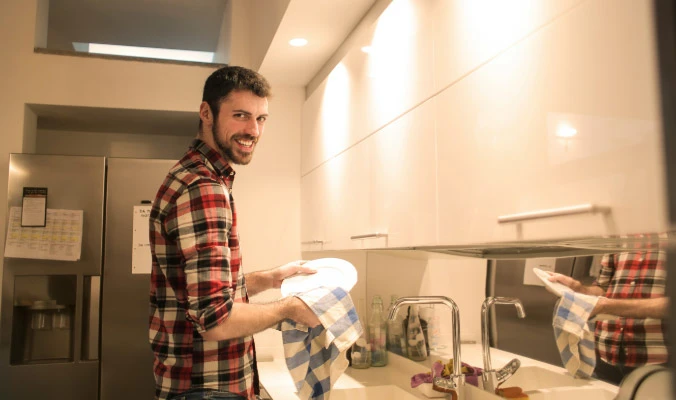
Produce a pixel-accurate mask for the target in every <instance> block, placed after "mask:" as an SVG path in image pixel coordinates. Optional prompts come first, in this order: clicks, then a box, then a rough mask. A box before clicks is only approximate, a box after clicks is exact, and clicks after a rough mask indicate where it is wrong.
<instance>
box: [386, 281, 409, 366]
mask: <svg viewBox="0 0 676 400" xmlns="http://www.w3.org/2000/svg"><path fill="white" fill-rule="evenodd" d="M398 298H399V297H398V296H397V295H395V294H393V295H392V296H391V297H390V306H389V307H388V309H387V315H389V314H390V312H392V309H393V308H394V302H395V301H397V299H398ZM405 318H406V317H405V316H404V312H403V310H399V312H398V313H397V315H395V316H394V319H393V320H388V321H387V350H389V351H391V352H392V353H395V354H399V355H400V356H403V355H405V354H404V353H405V352H406V335H404V319H405Z"/></svg>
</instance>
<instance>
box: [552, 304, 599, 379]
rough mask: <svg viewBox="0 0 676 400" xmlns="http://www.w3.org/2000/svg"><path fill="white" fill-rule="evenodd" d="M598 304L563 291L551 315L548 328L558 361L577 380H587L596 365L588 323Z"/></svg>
mask: <svg viewBox="0 0 676 400" xmlns="http://www.w3.org/2000/svg"><path fill="white" fill-rule="evenodd" d="M598 301H599V298H598V297H597V296H588V295H585V294H581V293H575V292H571V291H566V292H564V293H563V296H561V301H560V302H559V305H558V307H557V308H556V313H555V314H554V322H553V323H552V325H553V326H554V338H555V339H556V345H557V347H558V348H559V353H561V361H563V366H564V367H566V369H567V370H568V372H570V373H571V374H572V375H573V376H575V377H577V378H589V377H591V374H592V372H593V371H594V367H595V366H596V353H595V345H594V333H593V332H592V331H591V330H589V326H588V320H589V314H591V312H592V310H593V309H594V306H596V303H597V302H598Z"/></svg>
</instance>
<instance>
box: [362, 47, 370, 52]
mask: <svg viewBox="0 0 676 400" xmlns="http://www.w3.org/2000/svg"><path fill="white" fill-rule="evenodd" d="M361 51H363V52H364V53H370V52H371V46H362V48H361Z"/></svg>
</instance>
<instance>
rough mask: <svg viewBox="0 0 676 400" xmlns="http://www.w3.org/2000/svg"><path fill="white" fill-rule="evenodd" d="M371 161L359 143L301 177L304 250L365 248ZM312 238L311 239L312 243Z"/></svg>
mask: <svg viewBox="0 0 676 400" xmlns="http://www.w3.org/2000/svg"><path fill="white" fill-rule="evenodd" d="M369 169H370V162H369V154H368V148H367V145H366V144H365V143H360V144H358V145H356V146H354V147H352V148H350V149H349V150H347V151H345V152H344V153H342V154H339V155H338V156H336V157H334V158H332V159H330V160H329V161H327V162H326V163H324V164H322V165H321V166H319V167H318V168H317V169H315V170H313V171H311V172H310V173H309V174H307V175H306V176H304V177H303V178H302V181H303V183H302V185H303V186H302V193H301V196H302V202H303V206H302V209H301V215H302V217H301V219H302V225H301V238H302V242H303V251H313V250H345V249H359V248H366V247H367V246H368V245H369V244H370V243H371V242H370V241H369V240H368V239H362V240H352V239H351V237H353V236H357V235H364V234H368V233H370V229H371V222H370V210H369V204H370V197H371V182H370V178H371V175H370V172H369ZM313 242H314V243H313Z"/></svg>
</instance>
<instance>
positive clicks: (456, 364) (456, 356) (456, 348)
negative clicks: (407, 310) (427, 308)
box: [388, 296, 464, 388]
mask: <svg viewBox="0 0 676 400" xmlns="http://www.w3.org/2000/svg"><path fill="white" fill-rule="evenodd" d="M415 304H443V305H445V306H447V307H448V308H450V309H451V312H452V320H451V323H452V325H453V375H452V376H451V382H452V386H453V387H454V388H458V387H459V386H461V385H462V384H463V383H464V375H463V374H462V369H461V365H462V364H461V358H460V309H459V308H458V305H457V304H455V302H454V301H453V299H451V298H450V297H445V296H410V297H401V298H399V299H398V300H397V301H395V302H394V304H393V306H392V310H390V314H389V315H388V318H389V319H390V320H394V317H395V316H396V315H397V311H399V308H401V306H404V305H415Z"/></svg>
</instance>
